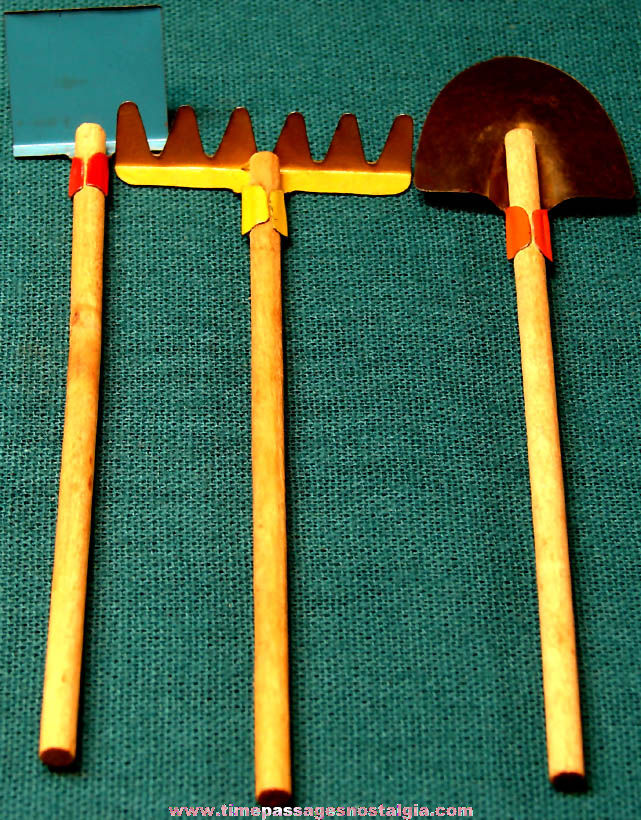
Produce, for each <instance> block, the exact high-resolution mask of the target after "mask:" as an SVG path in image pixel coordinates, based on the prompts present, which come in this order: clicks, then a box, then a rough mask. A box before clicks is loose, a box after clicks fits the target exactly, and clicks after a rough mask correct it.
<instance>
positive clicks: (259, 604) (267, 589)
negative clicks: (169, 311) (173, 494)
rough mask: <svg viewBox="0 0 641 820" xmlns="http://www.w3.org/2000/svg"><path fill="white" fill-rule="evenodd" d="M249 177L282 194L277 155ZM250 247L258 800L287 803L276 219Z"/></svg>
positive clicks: (259, 230) (254, 234)
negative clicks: (274, 225)
mask: <svg viewBox="0 0 641 820" xmlns="http://www.w3.org/2000/svg"><path fill="white" fill-rule="evenodd" d="M249 172H250V181H251V184H252V185H261V186H262V187H263V188H264V189H265V190H266V192H267V194H268V195H269V193H270V192H271V191H272V190H279V189H280V167H279V163H278V157H277V156H276V155H275V154H272V153H270V152H267V151H264V152H260V153H257V154H254V155H253V157H252V158H251V160H250V164H249ZM249 242H250V252H251V384H252V484H253V515H254V743H255V764H256V799H257V801H258V802H259V803H262V804H264V805H282V804H283V803H284V802H285V801H287V800H288V799H289V798H290V797H291V770H290V741H289V671H288V637H287V534H286V528H285V443H284V421H283V341H282V334H283V330H282V306H281V281H280V235H279V233H278V232H277V231H276V230H274V227H273V226H272V224H271V220H270V221H269V222H264V223H262V224H260V225H256V226H255V227H254V228H252V230H251V232H250V236H249Z"/></svg>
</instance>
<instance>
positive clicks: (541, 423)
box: [505, 128, 585, 786]
mask: <svg viewBox="0 0 641 820" xmlns="http://www.w3.org/2000/svg"><path fill="white" fill-rule="evenodd" d="M505 152H506V162H507V178H508V187H509V196H510V205H518V206H520V207H522V208H524V209H525V210H526V211H527V213H528V216H529V217H530V222H531V219H532V211H535V210H537V209H539V208H540V204H539V181H538V171H537V163H536V148H535V144H534V137H533V134H532V132H531V131H530V130H528V129H526V128H515V129H514V130H512V131H510V132H509V133H508V134H506V136H505ZM514 275H515V281H516V299H517V310H518V320H519V335H520V339H521V363H522V368H523V397H524V403H525V422H526V428H527V444H528V457H529V466H530V489H531V493H532V523H533V529H534V548H535V556H536V577H537V587H538V597H539V621H540V628H541V655H542V665H543V694H544V701H545V719H546V735H547V752H548V770H549V776H550V780H551V781H552V782H553V783H555V784H556V785H559V786H563V785H567V784H571V783H573V781H579V779H581V778H583V777H584V775H585V769H584V763H583V740H582V733H581V711H580V704H579V682H578V673H577V661H576V646H575V638H574V615H573V611H572V585H571V579H570V561H569V554H568V538H567V527H566V519H565V498H564V490H563V470H562V466H561V445H560V440H559V424H558V419H557V406H556V389H555V383H554V361H553V353H552V337H551V332H550V313H549V307H548V295H547V279H546V270H545V259H544V257H543V255H542V253H541V252H540V251H539V249H538V248H537V247H536V245H535V244H534V242H532V243H531V244H530V245H529V246H528V247H527V248H524V249H523V250H521V251H519V252H518V253H517V255H516V256H515V258H514Z"/></svg>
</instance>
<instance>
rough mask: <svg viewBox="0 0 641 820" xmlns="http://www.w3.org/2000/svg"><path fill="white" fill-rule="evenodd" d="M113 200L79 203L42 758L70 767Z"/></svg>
mask: <svg viewBox="0 0 641 820" xmlns="http://www.w3.org/2000/svg"><path fill="white" fill-rule="evenodd" d="M98 152H101V153H105V132H104V131H103V130H102V128H101V127H100V126H99V125H94V124H91V123H84V124H83V125H81V126H79V128H78V129H77V131H76V143H75V156H77V157H80V158H82V159H83V160H84V161H85V162H86V161H87V160H88V159H89V157H90V156H91V155H92V154H95V153H98ZM104 220H105V197H104V194H103V193H102V191H100V190H98V188H94V187H90V186H86V187H84V188H82V189H81V190H80V191H78V193H77V194H76V195H75V196H74V198H73V242H72V251H71V299H70V308H71V311H70V313H71V317H70V328H69V361H68V368H67V399H66V406H65V424H64V433H63V442H62V459H61V468H60V488H59V494H58V521H57V526H56V546H55V553H54V565H53V578H52V582H51V605H50V611H49V634H48V638H47V658H46V663H45V678H44V690H43V697H42V716H41V722H40V758H41V760H42V761H43V762H44V763H47V764H49V765H52V766H66V765H68V764H70V763H71V762H72V761H73V760H74V758H75V756H76V734H77V724H78V698H79V694H80V674H81V667H82V641H83V628H84V614H85V593H86V588H87V563H88V557H89V539H90V533H91V501H92V493H93V475H94V455H95V445H96V424H97V418H98V389H99V381H100V343H101V312H102V254H103V239H104Z"/></svg>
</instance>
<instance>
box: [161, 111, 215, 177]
mask: <svg viewBox="0 0 641 820" xmlns="http://www.w3.org/2000/svg"><path fill="white" fill-rule="evenodd" d="M160 156H161V157H162V159H163V161H165V162H171V163H172V164H174V165H193V164H194V163H195V162H202V161H203V160H206V159H207V156H206V154H205V152H204V151H203V144H202V141H201V139H200V132H199V131H198V123H197V122H196V114H195V112H194V109H193V108H192V107H191V106H190V105H182V106H181V107H180V108H179V109H178V111H177V112H176V117H175V119H174V122H173V124H172V126H171V129H170V131H169V136H168V137H167V142H166V143H165V147H164V149H163V151H162V153H161V155H160Z"/></svg>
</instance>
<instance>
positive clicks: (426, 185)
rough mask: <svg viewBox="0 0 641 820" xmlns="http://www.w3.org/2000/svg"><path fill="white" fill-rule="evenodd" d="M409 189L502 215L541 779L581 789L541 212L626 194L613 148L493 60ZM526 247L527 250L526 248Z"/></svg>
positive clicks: (608, 139) (437, 132)
mask: <svg viewBox="0 0 641 820" xmlns="http://www.w3.org/2000/svg"><path fill="white" fill-rule="evenodd" d="M414 182H415V184H416V186H417V187H418V188H419V189H421V190H424V191H427V192H456V193H474V194H480V195H482V196H485V197H487V198H488V199H490V200H491V201H492V202H493V203H494V204H495V205H496V206H497V207H498V208H499V209H501V210H503V211H504V212H505V215H506V241H507V253H508V257H509V258H513V259H514V275H515V284H516V299H517V312H518V322H519V335H520V342H521V364H522V371H523V397H524V405H525V419H526V431H527V447H528V456H529V466H530V489H531V495H532V524H533V531H534V549H535V559H536V574H537V587H538V595H539V622H540V630H541V656H542V666H543V694H544V702H545V722H546V736H547V752H548V772H549V777H550V780H551V781H552V782H553V783H554V784H555V785H557V786H558V787H561V788H574V787H577V785H579V784H582V783H583V782H584V777H585V766H584V760H583V740H582V729H581V713H580V702H579V684H578V672H577V660H576V645H575V634H574V614H573V608H572V589H571V581H570V561H569V553H568V541H567V526H566V517H565V499H564V488H563V470H562V464H561V447H560V440H559V428H558V419H557V411H556V388H555V381H554V362H553V352H552V338H551V332H550V314H549V307H548V296H547V280H546V267H545V259H544V255H543V254H545V256H547V257H548V258H549V259H551V258H552V249H551V243H550V234H549V223H548V218H547V211H548V209H551V208H554V207H555V206H556V205H558V204H559V203H560V202H563V201H564V200H566V199H571V198H588V197H589V198H594V197H598V198H608V199H622V200H625V199H629V198H631V197H632V196H634V190H633V185H632V178H631V174H630V169H629V166H628V162H627V159H626V156H625V152H624V150H623V147H622V145H621V141H620V140H619V137H618V135H617V133H616V130H615V129H614V126H613V125H612V123H611V122H610V120H609V119H608V116H607V114H606V113H605V111H604V110H603V108H602V107H601V106H600V105H599V103H598V102H597V100H595V99H594V97H593V96H592V95H591V94H590V92H589V91H588V90H587V89H586V88H584V87H583V86H582V85H581V84H580V83H578V82H577V81H576V80H575V79H574V78H573V77H571V76H570V75H568V74H565V73H564V72H562V71H560V70H559V69H557V68H554V67H553V66H550V65H547V64H546V63H541V62H538V61H536V60H529V59H526V58H522V57H498V58H495V59H493V60H489V61H487V62H484V63H479V64H477V65H474V66H472V67H471V68H468V69H467V70H465V71H463V72H461V74H459V75H457V76H456V77H455V78H454V79H453V80H451V82H450V83H448V85H447V86H446V87H445V88H444V89H443V91H441V93H440V94H439V95H438V97H437V98H436V100H435V102H434V104H433V106H432V108H431V109H430V111H429V113H428V115H427V118H426V120H425V125H424V126H423V130H422V133H421V138H420V141H419V148H418V153H417V156H416V164H415V175H414ZM532 239H534V241H532Z"/></svg>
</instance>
